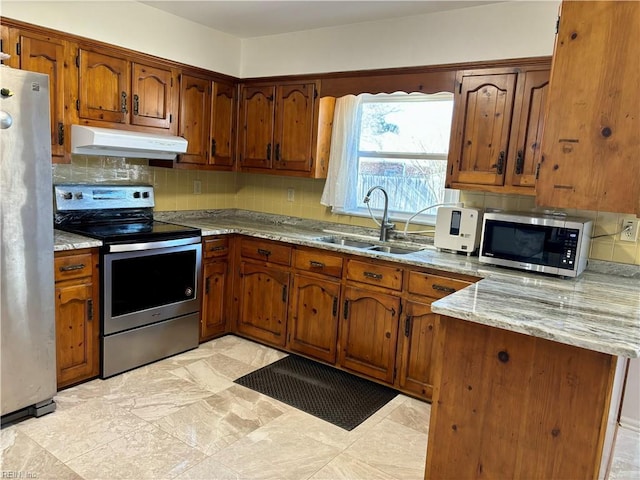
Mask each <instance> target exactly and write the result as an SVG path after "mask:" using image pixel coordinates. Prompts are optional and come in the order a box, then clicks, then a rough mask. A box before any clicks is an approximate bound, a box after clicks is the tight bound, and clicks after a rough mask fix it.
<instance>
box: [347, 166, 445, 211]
mask: <svg viewBox="0 0 640 480" xmlns="http://www.w3.org/2000/svg"><path fill="white" fill-rule="evenodd" d="M446 170H447V162H446V160H415V159H391V158H367V157H362V156H361V157H360V158H359V173H358V185H357V192H358V193H357V201H358V205H357V206H358V207H363V208H366V204H365V203H364V202H363V201H362V200H363V199H364V197H365V195H366V193H367V192H368V191H369V189H370V188H371V187H374V186H376V185H380V186H382V187H383V188H384V189H385V190H386V191H387V193H388V194H389V209H390V210H393V211H396V212H407V213H413V212H416V211H418V210H420V209H421V208H424V207H426V206H428V205H433V204H436V203H442V202H443V201H444V180H445V176H446ZM369 204H370V206H371V208H372V209H383V208H384V195H383V194H382V192H374V193H373V194H372V195H371V200H370V203H369Z"/></svg>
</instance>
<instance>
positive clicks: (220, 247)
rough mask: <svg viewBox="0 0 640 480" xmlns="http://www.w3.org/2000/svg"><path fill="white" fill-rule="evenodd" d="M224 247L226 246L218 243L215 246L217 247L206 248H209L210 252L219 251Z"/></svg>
mask: <svg viewBox="0 0 640 480" xmlns="http://www.w3.org/2000/svg"><path fill="white" fill-rule="evenodd" d="M225 248H227V247H224V246H222V245H219V246H217V247H209V248H208V250H209V251H210V252H218V251H220V250H224V249H225Z"/></svg>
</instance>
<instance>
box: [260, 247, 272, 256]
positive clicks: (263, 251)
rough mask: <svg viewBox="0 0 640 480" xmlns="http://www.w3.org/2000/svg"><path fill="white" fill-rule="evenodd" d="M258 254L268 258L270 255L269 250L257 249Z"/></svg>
mask: <svg viewBox="0 0 640 480" xmlns="http://www.w3.org/2000/svg"><path fill="white" fill-rule="evenodd" d="M258 253H259V254H260V255H264V256H265V257H268V256H269V255H271V250H265V249H264V248H259V249H258Z"/></svg>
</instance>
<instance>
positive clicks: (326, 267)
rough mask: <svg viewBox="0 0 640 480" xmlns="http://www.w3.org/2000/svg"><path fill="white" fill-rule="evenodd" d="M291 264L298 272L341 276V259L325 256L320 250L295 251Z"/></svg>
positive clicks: (335, 256)
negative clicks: (304, 271)
mask: <svg viewBox="0 0 640 480" xmlns="http://www.w3.org/2000/svg"><path fill="white" fill-rule="evenodd" d="M293 264H294V266H295V267H296V268H297V269H299V270H306V271H308V272H314V273H322V274H324V275H330V276H332V277H341V276H342V257H339V256H337V255H327V254H326V252H324V251H320V250H296V251H295V252H294V260H293Z"/></svg>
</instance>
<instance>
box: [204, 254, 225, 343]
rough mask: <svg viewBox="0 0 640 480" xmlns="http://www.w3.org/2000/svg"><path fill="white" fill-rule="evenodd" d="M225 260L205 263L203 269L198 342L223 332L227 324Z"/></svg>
mask: <svg viewBox="0 0 640 480" xmlns="http://www.w3.org/2000/svg"><path fill="white" fill-rule="evenodd" d="M228 265H229V262H227V260H226V259H223V260H217V261H214V262H205V264H204V267H203V275H202V277H203V284H204V285H203V289H204V292H203V296H202V298H203V300H202V319H201V321H200V341H201V342H202V341H206V340H209V339H211V338H213V337H215V336H216V335H220V334H222V333H224V332H225V330H226V324H227V312H226V305H227V302H226V298H227V295H228V291H229V281H228V275H227V271H228V268H229V267H228Z"/></svg>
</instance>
